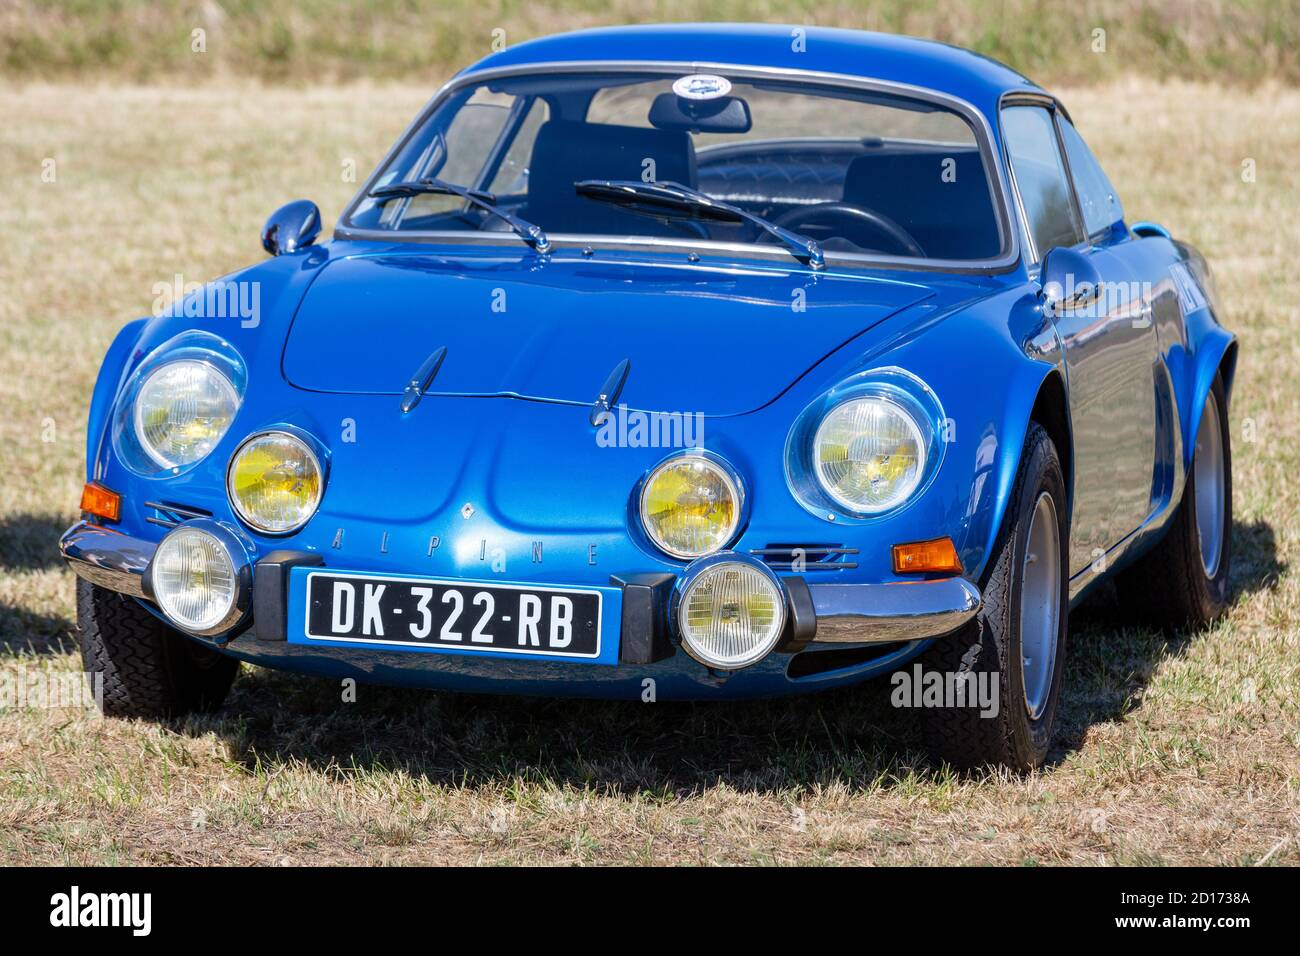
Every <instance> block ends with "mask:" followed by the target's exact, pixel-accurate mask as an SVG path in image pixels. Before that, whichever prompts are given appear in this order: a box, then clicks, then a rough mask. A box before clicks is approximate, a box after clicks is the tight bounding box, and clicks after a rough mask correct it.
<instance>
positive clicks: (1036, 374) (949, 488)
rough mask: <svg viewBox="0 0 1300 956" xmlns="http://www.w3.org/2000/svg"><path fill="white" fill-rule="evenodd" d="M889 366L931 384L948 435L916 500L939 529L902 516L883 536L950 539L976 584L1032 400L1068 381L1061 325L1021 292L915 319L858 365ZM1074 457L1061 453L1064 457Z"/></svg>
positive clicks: (988, 551)
mask: <svg viewBox="0 0 1300 956" xmlns="http://www.w3.org/2000/svg"><path fill="white" fill-rule="evenodd" d="M886 364H888V365H894V366H898V367H900V368H904V369H906V370H908V371H909V372H911V373H913V374H915V375H917V376H918V377H920V378H921V379H922V380H923V381H924V382H926V383H927V384H928V385H929V386H930V388H931V389H932V390H933V391H934V392H935V394H936V395H937V396H938V397H939V401H940V402H941V403H942V405H943V409H944V414H945V416H946V417H947V423H946V427H947V428H948V430H949V433H948V434H947V435H945V446H946V447H945V452H944V459H943V464H942V466H941V467H940V470H939V472H938V474H937V475H936V477H935V479H934V482H933V483H932V484H931V486H930V487H929V489H928V490H927V491H926V492H925V493H924V495H923V498H924V499H926V500H925V501H924V502H918V506H921V507H919V508H918V509H917V510H919V511H920V512H921V513H922V514H923V515H925V516H927V518H928V520H930V521H933V524H931V525H929V526H928V527H922V526H920V524H919V523H918V522H917V521H916V520H912V521H909V520H908V518H907V515H906V513H905V514H904V515H902V516H900V518H899V519H898V521H897V522H894V521H890V522H889V525H888V527H884V526H883V525H884V523H883V522H882V532H884V533H887V534H889V535H891V536H895V537H891V538H890V540H891V541H894V540H902V539H901V538H897V537H896V535H898V534H901V533H913V534H917V535H920V533H921V532H925V534H926V535H929V536H937V535H942V534H947V535H950V536H951V537H952V539H953V542H954V544H955V545H956V547H957V551H958V554H959V555H960V557H961V561H962V566H963V568H964V569H965V574H966V577H967V578H969V579H970V580H972V581H975V582H978V581H979V580H980V579H981V578H982V576H983V574H984V569H985V565H986V563H987V561H988V558H989V556H990V555H991V554H992V553H993V548H994V546H995V545H996V543H997V536H998V532H999V530H1000V529H1001V526H1002V519H1003V516H1004V515H1005V513H1006V508H1007V501H1008V499H1009V498H1010V495H1011V491H1012V488H1013V487H1014V485H1015V480H1016V474H1017V472H1018V470H1019V468H1020V457H1021V452H1022V451H1023V449H1024V444H1025V435H1026V433H1027V431H1028V428H1029V421H1030V418H1031V416H1032V414H1033V411H1034V405H1035V402H1036V401H1037V400H1038V396H1039V393H1040V392H1041V390H1042V388H1043V385H1044V383H1045V382H1046V381H1047V379H1048V378H1049V377H1050V376H1053V375H1061V376H1062V382H1064V381H1065V378H1064V374H1063V352H1062V349H1061V345H1060V340H1059V338H1058V336H1057V334H1056V329H1055V327H1054V326H1053V325H1052V323H1051V321H1050V320H1049V319H1048V318H1047V317H1045V316H1044V315H1043V312H1042V308H1041V306H1040V304H1039V300H1038V296H1037V295H1036V294H1034V293H1033V292H1029V291H1026V289H1025V288H1024V287H1017V288H1013V289H1008V290H1006V291H1004V292H1001V293H998V294H995V295H992V296H989V297H987V298H985V299H982V300H980V301H977V302H974V303H969V304H964V305H962V306H960V307H959V308H958V309H957V310H956V311H955V312H951V313H947V314H937V315H935V316H934V317H933V318H932V319H931V320H929V321H922V322H919V323H916V324H914V325H913V326H912V327H911V328H910V329H909V330H908V331H907V332H906V333H905V334H904V335H903V336H901V337H900V338H899V339H895V340H892V341H887V342H885V343H883V344H882V345H881V346H880V347H878V348H877V349H874V350H872V351H871V352H870V353H868V354H867V355H866V356H864V357H863V359H862V360H861V361H860V362H859V363H858V365H857V367H858V368H871V367H878V366H881V365H886ZM1066 421H1067V423H1068V412H1066ZM1070 451H1071V450H1070V449H1063V450H1062V459H1067V458H1069V457H1070ZM1069 470H1070V469H1068V468H1067V469H1066V471H1067V482H1068V481H1069V480H1070V478H1069V474H1068V472H1069ZM921 536H924V535H921Z"/></svg>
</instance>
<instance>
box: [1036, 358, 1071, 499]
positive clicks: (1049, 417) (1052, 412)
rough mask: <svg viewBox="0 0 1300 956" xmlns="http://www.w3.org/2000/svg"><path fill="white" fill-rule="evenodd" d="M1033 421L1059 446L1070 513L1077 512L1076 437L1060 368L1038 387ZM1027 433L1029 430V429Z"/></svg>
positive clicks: (1053, 370) (1058, 455)
mask: <svg viewBox="0 0 1300 956" xmlns="http://www.w3.org/2000/svg"><path fill="white" fill-rule="evenodd" d="M1029 418H1030V421H1034V422H1037V423H1038V424H1039V425H1041V426H1043V429H1044V430H1045V431H1046V432H1047V435H1048V437H1049V438H1051V439H1052V443H1053V444H1054V445H1055V446H1056V455H1057V457H1058V458H1060V460H1061V472H1062V474H1063V475H1064V476H1065V493H1066V497H1067V500H1066V503H1065V507H1066V513H1067V515H1069V514H1072V513H1073V510H1074V434H1073V431H1072V430H1071V426H1070V403H1069V399H1068V397H1067V395H1066V392H1065V378H1064V376H1062V375H1061V371H1060V369H1055V368H1054V369H1052V370H1051V371H1050V372H1048V373H1047V375H1046V376H1045V377H1044V378H1043V381H1042V384H1041V385H1039V387H1038V395H1037V397H1036V398H1035V399H1034V406H1033V408H1032V409H1031V410H1030V413H1029ZM1026 430H1028V428H1027V426H1026Z"/></svg>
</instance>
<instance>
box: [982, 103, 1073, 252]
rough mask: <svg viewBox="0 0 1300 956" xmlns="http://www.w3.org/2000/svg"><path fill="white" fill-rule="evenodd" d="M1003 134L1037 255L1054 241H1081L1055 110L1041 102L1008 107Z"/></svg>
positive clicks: (1060, 243) (1070, 243)
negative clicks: (1059, 140)
mask: <svg viewBox="0 0 1300 956" xmlns="http://www.w3.org/2000/svg"><path fill="white" fill-rule="evenodd" d="M1002 133H1003V135H1004V136H1005V137H1006V143H1007V153H1008V155H1009V156H1010V157H1011V170H1012V172H1013V173H1015V177H1016V187H1017V189H1019V191H1020V201H1021V202H1022V203H1023V204H1024V207H1025V218H1026V219H1028V221H1029V232H1030V234H1031V235H1032V236H1033V238H1034V245H1035V246H1036V247H1037V248H1038V256H1039V258H1040V259H1041V258H1042V257H1043V256H1045V255H1047V253H1048V251H1049V250H1050V249H1053V248H1055V247H1056V246H1073V245H1077V244H1078V243H1080V242H1082V241H1083V238H1084V237H1083V232H1082V230H1081V229H1080V228H1079V224H1078V222H1077V220H1076V219H1075V215H1074V205H1073V203H1071V201H1070V183H1069V180H1068V179H1067V177H1066V173H1065V164H1064V163H1063V162H1062V160H1061V153H1060V150H1059V149H1058V148H1057V142H1056V130H1055V129H1054V128H1053V125H1052V114H1051V113H1049V112H1048V111H1047V110H1045V109H1043V108H1042V107H1039V106H1010V107H1007V108H1006V109H1004V110H1003V111H1002Z"/></svg>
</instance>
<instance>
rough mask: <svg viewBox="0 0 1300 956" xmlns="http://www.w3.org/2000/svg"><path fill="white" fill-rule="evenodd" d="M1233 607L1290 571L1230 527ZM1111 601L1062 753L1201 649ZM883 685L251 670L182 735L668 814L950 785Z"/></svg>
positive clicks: (1091, 634) (1080, 627)
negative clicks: (521, 785) (671, 697)
mask: <svg viewBox="0 0 1300 956" xmlns="http://www.w3.org/2000/svg"><path fill="white" fill-rule="evenodd" d="M1235 533H1236V535H1237V537H1236V539H1235V541H1236V542H1237V545H1236V546H1237V549H1238V554H1239V556H1240V563H1239V564H1238V565H1237V567H1236V573H1235V574H1234V590H1235V594H1236V596H1237V599H1241V598H1243V597H1246V596H1249V595H1250V594H1253V593H1255V592H1256V591H1259V590H1261V589H1265V588H1268V587H1271V586H1272V583H1273V582H1275V581H1276V580H1277V578H1278V576H1279V575H1280V573H1281V572H1282V571H1283V570H1284V568H1283V566H1282V565H1281V564H1280V563H1279V562H1278V559H1277V553H1276V542H1275V538H1274V534H1273V531H1272V529H1271V528H1270V527H1269V526H1267V525H1265V524H1263V523H1259V522H1257V523H1254V524H1250V525H1238V526H1237V527H1236V528H1235ZM1117 615H1118V611H1117V610H1116V609H1115V608H1114V607H1113V606H1111V607H1108V606H1107V604H1106V599H1105V595H1101V596H1099V597H1098V598H1097V599H1096V600H1094V601H1090V602H1089V604H1088V606H1086V607H1084V608H1080V609H1079V610H1078V611H1077V612H1076V613H1075V614H1074V615H1072V617H1071V630H1072V646H1071V652H1070V653H1071V660H1070V664H1069V671H1068V674H1067V682H1068V683H1067V694H1068V696H1067V699H1066V703H1065V706H1064V708H1063V715H1062V729H1061V734H1060V735H1059V741H1060V743H1059V745H1058V747H1057V748H1056V749H1055V751H1054V752H1053V755H1052V761H1051V763H1052V764H1059V763H1060V762H1062V761H1063V760H1065V759H1066V758H1067V757H1068V756H1069V754H1070V753H1072V752H1073V751H1074V750H1076V749H1078V747H1079V746H1081V744H1082V742H1083V740H1084V738H1085V736H1086V733H1087V729H1088V728H1089V727H1090V726H1092V725H1093V724H1096V723H1098V722H1104V721H1113V720H1116V719H1119V718H1121V717H1123V715H1124V714H1126V713H1128V712H1129V711H1130V710H1131V709H1132V708H1133V707H1135V706H1138V705H1139V704H1140V701H1141V698H1142V693H1143V691H1144V689H1145V687H1146V685H1147V683H1148V682H1149V680H1150V678H1151V675H1152V674H1153V672H1154V671H1155V669H1156V667H1157V666H1158V665H1159V663H1160V662H1161V661H1163V660H1165V659H1167V658H1168V657H1169V656H1170V655H1177V654H1182V653H1185V652H1186V650H1187V648H1188V647H1189V646H1190V644H1191V642H1192V641H1194V640H1195V639H1196V635H1183V636H1175V637H1173V638H1169V637H1167V636H1165V635H1164V634H1162V633H1160V632H1157V631H1155V630H1150V629H1145V628H1135V627H1132V626H1129V625H1127V624H1125V623H1124V622H1123V621H1122V620H1121V619H1119V618H1118V616H1117ZM889 696H890V684H889V682H888V680H877V681H872V682H869V683H867V684H864V685H861V686H859V687H855V688H849V689H846V690H839V691H832V692H829V693H822V694H814V695H809V696H804V697H793V698H784V699H779V700H768V701H762V700H760V701H736V702H726V703H697V704H692V703H677V702H672V703H669V702H661V703H656V704H645V703H640V702H626V701H582V700H550V699H546V700H543V699H536V698H516V697H499V696H480V695H471V694H452V693H436V692H428V691H414V690H403V689H397V688H387V687H379V686H368V685H363V686H360V687H358V688H357V700H356V702H355V703H344V702H343V701H342V688H341V686H340V684H339V682H337V681H328V680H322V679H318V678H310V677H304V676H298V675H292V674H283V673H278V672H274V671H269V670H263V669H253V670H251V671H249V670H247V669H246V670H245V673H244V675H243V676H242V677H241V678H240V681H239V682H238V683H237V684H236V687H235V690H234V692H233V694H232V696H231V698H230V701H229V703H228V704H227V706H226V707H225V708H224V709H223V711H222V712H221V713H220V714H217V715H213V716H212V717H209V718H200V719H197V720H195V719H191V720H190V721H187V722H186V723H185V724H184V725H183V729H184V730H185V731H187V732H191V733H206V732H216V733H219V734H221V735H223V736H225V737H226V738H227V740H228V741H229V743H230V745H231V748H232V751H233V754H234V756H235V759H236V760H238V761H240V762H241V763H243V764H244V765H245V766H247V767H248V768H249V769H250V770H253V769H255V768H261V769H265V768H267V767H272V768H273V767H275V766H278V765H281V764H286V763H303V764H306V765H307V766H309V767H314V768H316V769H318V770H320V771H322V772H325V773H340V772H342V773H348V774H354V773H361V774H366V773H385V772H392V771H401V772H404V773H406V774H409V775H411V776H412V777H414V778H416V779H420V780H426V781H429V782H431V783H434V784H436V785H442V786H447V787H488V788H492V787H505V788H509V787H512V786H515V785H516V784H517V783H518V782H520V781H523V782H525V783H527V784H541V785H545V786H570V787H576V788H579V789H583V790H590V791H593V792H598V793H623V794H629V793H639V794H643V795H647V796H650V797H652V798H653V797H662V798H665V799H666V798H671V797H674V796H679V795H684V794H690V793H698V792H700V791H702V790H705V789H708V788H712V787H716V786H720V785H721V786H726V787H729V788H732V789H735V790H738V791H742V792H755V793H767V794H772V793H782V792H793V791H801V790H806V789H809V788H814V787H841V788H844V789H846V790H848V791H851V792H863V791H867V792H870V791H877V790H882V789H892V790H904V791H905V790H907V789H916V790H920V789H922V788H933V787H935V786H940V785H943V784H944V783H945V782H951V781H953V780H954V779H956V780H960V779H972V778H974V779H978V778H979V777H980V776H981V775H982V774H984V773H987V772H988V771H979V770H977V771H970V772H966V773H963V774H955V773H954V771H952V770H951V768H948V767H946V766H944V765H940V764H938V763H936V762H933V761H931V760H930V759H929V758H927V757H926V756H925V754H924V751H923V749H922V746H921V741H920V739H919V737H918V735H917V734H916V731H915V718H916V713H915V712H914V711H911V710H906V709H898V708H894V707H891V706H890V703H889Z"/></svg>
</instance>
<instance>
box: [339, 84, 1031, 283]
mask: <svg viewBox="0 0 1300 956" xmlns="http://www.w3.org/2000/svg"><path fill="white" fill-rule="evenodd" d="M539 73H667V74H680V73H721V74H723V75H727V76H730V77H738V78H742V79H760V80H774V79H775V80H782V79H784V80H795V81H802V82H807V83H816V84H821V85H825V86H839V87H844V88H846V89H851V90H860V91H865V92H873V93H884V94H893V95H897V96H904V97H908V98H911V99H918V100H922V101H924V102H930V103H934V104H936V105H938V106H941V107H943V108H945V109H948V110H951V111H953V112H955V113H957V114H958V115H959V116H961V117H963V118H964V119H966V120H967V122H969V123H970V124H971V127H972V130H973V132H974V133H975V139H976V145H977V146H978V148H979V151H980V156H981V157H982V159H983V160H984V165H985V176H986V177H987V178H988V181H989V185H990V187H991V190H992V194H993V195H992V197H991V198H992V200H993V205H994V209H995V212H996V214H997V219H998V233H999V235H1000V237H1001V240H1002V251H1001V253H1000V254H999V255H998V256H996V257H994V258H990V259H918V258H915V257H903V256H878V255H865V254H861V253H847V252H839V253H836V252H830V251H827V253H826V262H827V264H828V265H831V264H834V265H839V266H845V267H847V266H858V267H875V268H879V267H886V268H896V269H919V270H924V271H937V272H962V273H977V274H997V273H1003V272H1008V271H1010V270H1012V269H1014V268H1015V267H1016V266H1017V264H1018V263H1019V261H1020V254H1021V246H1020V236H1021V235H1022V234H1023V233H1022V231H1021V230H1018V229H1016V228H1015V225H1014V222H1013V217H1014V213H1013V212H1012V209H1011V204H1010V199H1011V197H1012V196H1013V193H1012V192H1011V191H1010V184H1009V181H1008V178H1007V177H1008V170H1009V166H1008V165H1007V164H1005V163H1000V162H998V159H999V156H1000V155H1002V154H1000V153H999V151H998V150H997V149H996V146H997V145H998V144H999V142H1000V140H999V137H997V136H995V135H994V131H993V127H992V126H991V125H990V123H989V119H988V117H987V116H985V115H984V114H983V113H982V112H980V110H978V109H976V108H975V106H974V105H972V104H971V103H970V102H968V101H967V100H964V99H961V98H960V97H957V96H953V95H951V94H948V93H943V92H940V91H938V90H932V89H927V88H925V87H921V86H916V85H914V84H910V83H898V82H895V81H892V80H876V79H870V78H867V77H861V76H852V75H850V74H845V73H831V72H825V71H821V70H795V69H786V68H778V67H763V66H753V65H744V64H737V63H717V62H703V61H678V60H621V61H602V60H557V61H552V62H548V63H531V64H516V65H513V66H504V67H496V68H493V69H486V70H476V71H466V72H462V73H460V74H458V75H456V76H454V77H452V79H450V80H449V81H447V83H445V84H444V85H443V86H442V88H441V89H439V90H438V91H437V92H436V93H434V95H433V96H432V97H431V98H430V100H429V101H428V103H426V104H425V106H424V108H423V109H422V110H420V112H419V113H418V114H417V115H416V118H415V119H414V120H413V121H412V122H411V123H410V124H409V125H408V126H407V128H406V130H405V131H404V132H403V133H402V135H401V136H400V137H398V139H397V141H396V142H395V143H394V144H393V145H392V146H391V147H390V148H389V150H388V152H387V153H386V154H384V157H383V159H381V160H380V161H379V162H378V163H377V164H376V165H375V168H374V170H373V171H372V172H371V173H370V175H369V176H368V177H367V178H366V180H365V182H364V183H362V185H361V188H360V189H358V190H357V192H356V194H355V195H354V196H353V197H352V199H351V200H349V201H348V204H347V206H345V207H344V210H343V213H342V214H341V215H340V216H339V218H338V223H337V225H336V226H335V229H334V237H335V238H336V239H358V240H369V241H378V242H424V243H434V244H438V243H441V244H458V245H459V244H464V243H466V242H469V243H482V242H487V243H491V244H499V241H500V239H501V238H504V236H505V234H504V233H491V232H479V231H475V232H471V231H469V230H428V231H420V230H411V231H409V232H401V231H398V230H386V229H361V228H357V227H355V226H352V225H351V221H352V216H353V215H354V214H355V213H356V211H357V207H358V206H360V205H361V203H362V202H363V201H364V200H365V199H366V194H367V193H369V192H370V190H371V189H372V188H373V187H374V184H375V182H376V181H377V180H378V178H379V176H380V174H381V173H382V172H383V170H384V169H385V168H387V166H388V164H389V163H390V162H392V160H393V158H394V157H395V156H396V155H397V154H398V153H399V152H400V151H401V150H402V149H403V148H404V147H405V146H406V145H407V143H408V142H409V141H410V139H411V138H412V137H413V136H414V135H415V134H416V132H417V131H418V130H419V129H420V128H421V127H422V126H423V125H424V124H425V122H427V121H428V119H429V117H430V116H431V115H432V114H433V112H434V111H435V110H436V109H438V108H439V107H441V106H442V104H443V102H444V101H445V100H446V99H447V98H448V97H449V96H451V95H452V94H453V93H455V92H456V91H457V90H459V89H460V88H461V87H464V86H468V85H471V84H479V83H483V82H489V81H491V80H495V79H502V78H505V77H511V76H523V75H529V74H539ZM1000 109H1001V104H1000V103H999V110H1000ZM999 122H1000V118H999ZM1022 214H1023V211H1022ZM1022 225H1023V223H1022ZM471 237H473V238H471ZM548 238H550V239H551V240H552V242H553V243H554V245H555V246H556V247H557V248H564V247H578V248H588V247H597V246H598V247H601V248H617V249H629V248H630V249H645V248H647V247H648V248H651V249H659V250H675V251H681V252H686V253H691V252H694V253H702V254H709V253H715V252H716V253H732V254H741V255H743V256H744V257H745V258H759V259H785V260H789V258H790V256H789V254H788V253H787V252H786V251H785V250H784V249H782V248H781V247H779V246H775V247H773V249H772V251H771V253H769V252H768V250H767V248H766V247H765V245H764V244H759V243H723V242H712V241H704V240H694V241H688V240H685V239H683V240H681V241H678V240H674V239H671V238H665V237H654V236H608V235H600V234H585V233H550V234H548ZM511 245H512V246H513V245H514V243H513V242H512V243H511Z"/></svg>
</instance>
